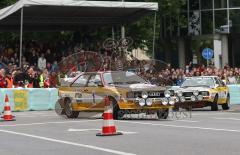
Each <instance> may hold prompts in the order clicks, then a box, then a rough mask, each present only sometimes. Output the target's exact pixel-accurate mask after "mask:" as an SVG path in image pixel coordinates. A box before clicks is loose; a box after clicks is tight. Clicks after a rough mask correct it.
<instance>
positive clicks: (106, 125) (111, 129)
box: [97, 96, 122, 136]
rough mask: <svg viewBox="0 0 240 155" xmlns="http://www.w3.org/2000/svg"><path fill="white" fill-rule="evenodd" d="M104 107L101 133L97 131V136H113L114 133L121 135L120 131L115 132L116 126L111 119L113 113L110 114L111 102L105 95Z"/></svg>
mask: <svg viewBox="0 0 240 155" xmlns="http://www.w3.org/2000/svg"><path fill="white" fill-rule="evenodd" d="M104 102H105V109H104V113H103V127H102V133H98V134H97V136H115V135H122V133H121V132H116V127H115V125H114V121H113V114H112V104H111V101H110V100H109V97H107V96H106V97H105V99H104Z"/></svg>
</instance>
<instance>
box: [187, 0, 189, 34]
mask: <svg viewBox="0 0 240 155" xmlns="http://www.w3.org/2000/svg"><path fill="white" fill-rule="evenodd" d="M189 9H190V5H189V0H188V1H187V22H188V23H187V24H188V35H189V22H190V19H189V18H190V13H189Z"/></svg>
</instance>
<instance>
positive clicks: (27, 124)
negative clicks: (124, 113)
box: [0, 120, 101, 127]
mask: <svg viewBox="0 0 240 155" xmlns="http://www.w3.org/2000/svg"><path fill="white" fill-rule="evenodd" d="M96 121H101V120H84V121H62V122H42V123H26V124H9V125H0V127H12V126H31V125H45V124H63V123H85V122H96Z"/></svg>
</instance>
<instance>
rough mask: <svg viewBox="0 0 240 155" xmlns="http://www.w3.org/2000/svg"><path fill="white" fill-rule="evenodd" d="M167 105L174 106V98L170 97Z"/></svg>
mask: <svg viewBox="0 0 240 155" xmlns="http://www.w3.org/2000/svg"><path fill="white" fill-rule="evenodd" d="M169 104H170V105H174V104H175V98H173V97H171V98H170V99H169Z"/></svg>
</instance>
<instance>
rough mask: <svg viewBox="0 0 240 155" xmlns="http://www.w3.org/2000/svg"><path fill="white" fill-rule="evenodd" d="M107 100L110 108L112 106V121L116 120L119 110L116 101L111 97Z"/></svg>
mask: <svg viewBox="0 0 240 155" xmlns="http://www.w3.org/2000/svg"><path fill="white" fill-rule="evenodd" d="M109 100H110V101H111V103H112V106H113V119H115V120H118V119H119V110H120V108H119V106H118V104H117V101H116V100H115V99H114V98H113V97H109Z"/></svg>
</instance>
